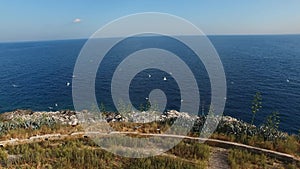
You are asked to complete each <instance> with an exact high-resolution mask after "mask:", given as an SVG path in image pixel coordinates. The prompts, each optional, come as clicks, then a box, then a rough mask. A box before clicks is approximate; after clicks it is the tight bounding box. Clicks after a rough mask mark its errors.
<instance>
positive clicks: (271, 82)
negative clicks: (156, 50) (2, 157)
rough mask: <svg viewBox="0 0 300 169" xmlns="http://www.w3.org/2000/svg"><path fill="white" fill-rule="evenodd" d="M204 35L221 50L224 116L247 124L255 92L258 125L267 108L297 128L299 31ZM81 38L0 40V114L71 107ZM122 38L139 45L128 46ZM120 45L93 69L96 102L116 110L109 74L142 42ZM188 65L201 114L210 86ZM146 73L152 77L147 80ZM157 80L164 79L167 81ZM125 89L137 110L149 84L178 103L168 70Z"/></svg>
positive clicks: (162, 42)
mask: <svg viewBox="0 0 300 169" xmlns="http://www.w3.org/2000/svg"><path fill="white" fill-rule="evenodd" d="M209 38H210V40H211V41H212V43H213V44H214V46H215V48H216V50H217V51H218V53H219V55H220V58H221V60H222V63H223V66H224V69H225V73H226V78H227V88H228V89H227V90H228V91H227V101H226V107H225V114H226V115H231V116H234V117H237V118H239V119H242V120H244V121H248V122H250V120H251V109H250V108H251V101H252V99H253V95H254V94H255V92H257V91H260V92H261V93H262V96H263V108H262V110H261V111H260V112H258V114H257V116H256V121H255V122H256V124H261V123H262V122H264V120H265V118H266V116H267V115H269V114H270V113H271V112H272V111H278V112H279V113H280V117H281V123H280V128H281V129H283V130H285V131H288V132H294V133H297V131H298V130H299V129H300V123H299V121H300V76H299V75H300V35H282V36H210V37H209ZM155 41H156V43H155V44H156V45H158V46H160V47H162V46H163V47H164V48H166V49H168V50H172V51H173V52H175V53H176V52H177V53H178V54H179V55H180V53H181V52H186V51H184V50H185V49H183V48H178V46H176V44H175V43H171V42H168V41H167V40H164V39H155ZM85 42H86V40H63V41H47V42H22V43H21V42H19V43H0V72H1V73H0V112H6V111H11V110H14V109H32V110H50V109H52V110H59V109H73V102H72V87H71V86H72V85H70V86H67V85H66V83H68V82H69V83H72V75H73V68H74V65H75V62H76V59H77V57H78V54H79V52H80V50H81V48H82V46H83V45H84V43H85ZM167 42H168V43H167ZM124 43H125V42H124ZM128 43H133V44H134V43H138V44H140V45H138V46H135V45H131V46H132V48H128ZM126 44H127V45H126V48H125V47H124V48H122V44H120V46H119V48H117V49H116V50H115V51H113V52H112V53H110V55H111V56H113V57H109V58H108V59H106V60H103V61H104V63H103V64H104V65H105V66H100V67H101V68H103V69H101V70H98V73H97V80H96V95H97V100H98V102H103V103H104V104H105V106H106V108H107V109H111V110H113V109H114V107H113V105H112V100H111V96H110V78H111V73H113V71H114V69H115V67H116V65H118V63H119V62H120V61H121V60H122V58H123V57H124V56H123V55H126V54H124V53H126V52H130V51H132V50H133V51H134V50H138V49H139V48H140V47H141V46H143V43H139V42H138V39H132V41H128V42H126ZM146 46H147V45H146ZM121 51H122V52H121ZM186 62H187V63H189V64H190V65H191V66H190V68H191V70H192V71H193V70H195V72H196V71H197V72H200V74H201V76H200V75H199V76H196V77H199V78H197V82H198V84H199V83H201V85H202V86H201V85H200V92H201V94H202V95H201V105H203V106H204V109H205V111H207V104H208V103H209V100H210V97H209V94H210V91H209V90H208V89H209V85H210V84H209V83H208V82H207V81H208V80H207V77H206V71H205V69H203V67H202V66H201V63H199V62H197V61H196V60H193V59H189V60H186ZM170 64H171V63H170ZM199 65H200V66H199ZM148 74H152V75H154V76H153V78H152V79H151V80H149V79H147V78H145V77H147V76H148ZM155 75H157V76H155ZM155 77H158V78H157V79H155ZM161 77H167V78H168V83H167V84H166V82H164V81H163V80H161ZM159 80H160V81H159ZM131 86H132V88H130V93H131V95H132V97H131V99H132V101H133V102H134V103H135V106H137V107H138V106H139V105H140V104H144V103H145V99H144V98H145V97H147V96H148V94H149V92H150V91H151V89H155V88H160V89H162V90H163V91H165V93H166V95H167V97H168V98H171V101H169V102H168V107H169V108H175V109H176V108H178V106H180V95H178V86H177V85H176V83H175V81H174V79H172V76H171V75H169V74H166V72H161V71H158V70H151V69H149V70H145V71H142V72H140V73H139V74H137V76H136V77H135V79H133V80H132V83H131ZM201 108H202V107H201ZM201 108H200V109H201Z"/></svg>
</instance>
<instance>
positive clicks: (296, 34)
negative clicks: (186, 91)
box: [0, 33, 300, 44]
mask: <svg viewBox="0 0 300 169" xmlns="http://www.w3.org/2000/svg"><path fill="white" fill-rule="evenodd" d="M299 35H300V33H286V34H284V33H283V34H281V33H278V34H277V33H274V34H273V33H261V34H260V33H258V34H206V35H205V36H207V37H212V36H299ZM174 36H195V35H174ZM150 37H151V36H150ZM108 38H119V37H108ZM88 39H90V37H81V38H66V39H58V38H57V39H35V40H8V41H0V44H1V43H2V44H3V43H26V42H28V43H30V42H50V41H68V40H88Z"/></svg>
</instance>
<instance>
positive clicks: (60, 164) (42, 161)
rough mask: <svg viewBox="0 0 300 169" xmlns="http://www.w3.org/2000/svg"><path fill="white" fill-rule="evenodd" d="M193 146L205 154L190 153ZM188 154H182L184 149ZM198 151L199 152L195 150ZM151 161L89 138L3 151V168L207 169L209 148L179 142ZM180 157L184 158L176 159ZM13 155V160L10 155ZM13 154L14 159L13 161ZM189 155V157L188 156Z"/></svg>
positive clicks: (0, 153)
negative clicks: (112, 150) (112, 149)
mask: <svg viewBox="0 0 300 169" xmlns="http://www.w3.org/2000/svg"><path fill="white" fill-rule="evenodd" d="M194 147H198V148H200V149H203V151H202V152H198V151H197V152H195V151H194V152H193V151H189V150H191V149H193V148H194ZM185 148H186V149H187V150H188V153H186V154H182V153H181V152H179V151H181V150H183V149H185ZM196 150H199V149H196ZM166 154H167V155H161V156H156V157H149V158H143V159H139V158H136V159H134V158H125V157H120V156H117V155H114V154H112V153H109V152H107V151H105V150H103V149H101V148H100V147H98V146H97V145H95V143H94V142H93V141H91V140H90V139H83V138H82V139H67V140H60V141H44V142H39V143H31V144H23V145H15V146H7V147H5V148H1V149H0V159H1V161H2V164H1V165H2V167H7V168H31V167H34V168H170V169H171V168H172V169H173V168H205V167H206V165H207V161H208V157H209V148H208V146H207V145H203V144H200V143H197V142H195V143H187V142H182V143H180V146H179V147H175V148H173V149H172V150H170V151H168V152H167V153H166ZM174 154H181V157H182V158H177V157H174V156H173V155H174ZM8 155H10V157H9V156H8ZM12 155H14V156H15V158H11V156H12ZM185 155H186V156H185Z"/></svg>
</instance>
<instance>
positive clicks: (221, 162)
mask: <svg viewBox="0 0 300 169" xmlns="http://www.w3.org/2000/svg"><path fill="white" fill-rule="evenodd" d="M227 156H228V150H226V149H224V148H217V147H213V148H212V152H211V156H210V158H209V163H208V169H230V166H229V164H228V161H227Z"/></svg>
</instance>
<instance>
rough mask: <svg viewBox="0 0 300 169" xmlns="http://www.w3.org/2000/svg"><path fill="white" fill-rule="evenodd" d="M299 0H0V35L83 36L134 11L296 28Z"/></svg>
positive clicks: (222, 29)
mask: <svg viewBox="0 0 300 169" xmlns="http://www.w3.org/2000/svg"><path fill="white" fill-rule="evenodd" d="M299 9H300V1H299V0H247V1H246V0H224V1H222V0H207V1H201V0H197V1H196V0H195V1H193V0H189V1H187V0H185V1H183V0H181V1H179V0H148V1H143V0H130V1H129V0H108V1H100V0H98V1H93V0H42V1H39V0H0V21H1V24H0V41H24V40H48V39H73V38H87V37H89V36H91V35H92V34H93V33H94V32H95V31H97V30H98V29H99V28H100V27H101V26H103V25H105V24H106V23H108V22H110V21H112V20H114V19H117V18H119V17H122V16H124V15H129V14H133V13H139V12H164V13H170V14H173V15H177V16H179V17H182V18H185V19H187V20H189V21H191V22H192V23H194V24H195V25H196V26H198V27H199V28H200V29H201V30H202V31H203V32H204V33H206V34H300V10H299Z"/></svg>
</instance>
